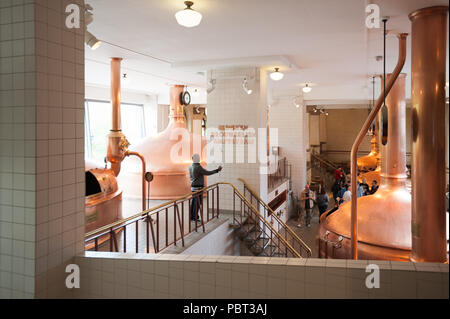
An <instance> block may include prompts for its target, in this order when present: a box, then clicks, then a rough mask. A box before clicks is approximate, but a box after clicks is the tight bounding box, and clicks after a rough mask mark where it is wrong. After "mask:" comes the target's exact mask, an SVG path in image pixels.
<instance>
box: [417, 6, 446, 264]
mask: <svg viewBox="0 0 450 319" xmlns="http://www.w3.org/2000/svg"><path fill="white" fill-rule="evenodd" d="M447 15H448V7H447V6H436V7H429V8H424V9H420V10H417V11H415V12H413V13H411V14H410V15H409V19H410V20H411V22H412V49H411V52H412V60H411V71H412V94H411V102H412V163H411V166H412V171H411V180H412V225H411V226H412V227H411V228H412V252H411V260H412V261H415V262H445V261H446V260H447V251H446V250H447V244H446V218H445V215H446V214H445V73H446V69H447V68H446V55H447V48H446V44H447V28H448V27H447Z"/></svg>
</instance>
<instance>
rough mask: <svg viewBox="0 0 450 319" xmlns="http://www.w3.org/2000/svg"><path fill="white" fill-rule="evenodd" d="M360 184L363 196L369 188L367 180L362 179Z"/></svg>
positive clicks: (367, 192) (368, 191)
mask: <svg viewBox="0 0 450 319" xmlns="http://www.w3.org/2000/svg"><path fill="white" fill-rule="evenodd" d="M360 185H361V187H362V188H363V190H364V196H365V195H369V193H370V189H369V185H368V184H367V181H366V179H365V178H363V179H362V183H361V184H360Z"/></svg>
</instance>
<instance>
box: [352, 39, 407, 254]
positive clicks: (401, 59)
mask: <svg viewBox="0 0 450 319" xmlns="http://www.w3.org/2000/svg"><path fill="white" fill-rule="evenodd" d="M406 37H407V34H406V33H402V34H400V35H399V36H398V39H399V53H398V61H397V65H396V67H395V69H394V72H392V77H391V78H390V79H389V80H388V83H387V84H386V95H387V94H389V91H390V90H391V89H392V87H393V86H394V83H395V80H396V79H397V77H398V75H399V74H400V72H401V70H402V69H403V66H404V64H405V60H406ZM383 99H384V96H383V94H381V95H380V96H379V97H378V100H377V102H376V104H375V106H374V108H373V109H372V111H371V112H370V114H369V117H368V118H367V119H366V122H364V125H363V127H362V129H361V131H360V132H359V134H358V136H357V137H356V140H355V142H354V143H353V146H352V150H351V154H350V156H351V160H350V165H351V193H352V200H351V229H350V233H351V250H352V258H353V259H358V249H357V245H358V208H357V203H356V200H357V196H356V193H357V190H356V177H357V174H358V172H357V166H356V163H357V155H358V148H359V146H360V145H361V143H362V141H363V140H364V137H365V136H366V134H367V132H368V130H369V128H370V125H371V124H372V122H373V121H374V120H375V118H376V116H377V113H378V111H379V110H380V108H381V106H382V104H383Z"/></svg>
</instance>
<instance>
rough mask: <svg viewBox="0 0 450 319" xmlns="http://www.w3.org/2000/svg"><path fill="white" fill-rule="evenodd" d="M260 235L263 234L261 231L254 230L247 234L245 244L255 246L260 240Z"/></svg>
mask: <svg viewBox="0 0 450 319" xmlns="http://www.w3.org/2000/svg"><path fill="white" fill-rule="evenodd" d="M260 235H261V232H260V231H259V230H253V231H252V232H250V233H248V234H247V236H246V237H245V238H244V242H245V243H246V244H250V243H251V244H253V243H254V242H255V241H256V240H258V239H259V236H260Z"/></svg>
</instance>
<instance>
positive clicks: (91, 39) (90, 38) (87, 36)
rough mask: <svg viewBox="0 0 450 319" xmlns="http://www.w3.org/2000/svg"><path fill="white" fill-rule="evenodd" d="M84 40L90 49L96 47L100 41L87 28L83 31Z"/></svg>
mask: <svg viewBox="0 0 450 319" xmlns="http://www.w3.org/2000/svg"><path fill="white" fill-rule="evenodd" d="M84 42H85V43H86V44H87V45H88V46H89V47H90V48H91V49H92V50H95V49H97V48H98V47H99V46H100V44H102V42H101V41H100V40H99V39H97V38H96V37H95V36H94V35H93V34H92V33H90V32H89V31H88V30H86V31H84Z"/></svg>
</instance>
